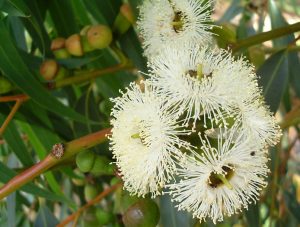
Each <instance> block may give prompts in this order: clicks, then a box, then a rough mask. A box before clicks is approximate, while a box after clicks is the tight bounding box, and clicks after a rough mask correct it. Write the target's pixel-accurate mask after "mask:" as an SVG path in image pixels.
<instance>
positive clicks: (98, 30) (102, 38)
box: [86, 24, 113, 49]
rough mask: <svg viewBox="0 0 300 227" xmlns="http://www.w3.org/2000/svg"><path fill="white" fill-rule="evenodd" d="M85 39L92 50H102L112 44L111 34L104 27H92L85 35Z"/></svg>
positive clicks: (108, 29) (107, 28)
mask: <svg viewBox="0 0 300 227" xmlns="http://www.w3.org/2000/svg"><path fill="white" fill-rule="evenodd" d="M86 38H87V41H88V43H89V44H90V46H91V47H92V48H94V49H104V48H106V47H108V46H109V45H110V43H111V42H112V38H113V37H112V32H111V30H110V28H109V27H107V26H105V25H100V24H99V25H93V26H91V27H90V28H89V29H88V31H87V33H86Z"/></svg>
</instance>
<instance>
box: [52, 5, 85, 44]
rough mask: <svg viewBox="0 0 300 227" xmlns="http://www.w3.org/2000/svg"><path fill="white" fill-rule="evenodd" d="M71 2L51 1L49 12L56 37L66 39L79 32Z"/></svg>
mask: <svg viewBox="0 0 300 227" xmlns="http://www.w3.org/2000/svg"><path fill="white" fill-rule="evenodd" d="M71 1H72V0H64V1H61V0H52V1H51V2H50V6H49V12H50V15H51V18H52V20H53V23H54V25H55V29H56V31H57V35H58V36H62V37H66V38H67V37H68V36H70V35H72V34H74V33H77V32H78V31H79V28H78V26H77V24H76V19H75V15H74V12H73V10H72V5H71Z"/></svg>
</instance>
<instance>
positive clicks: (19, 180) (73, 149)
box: [0, 129, 110, 200]
mask: <svg viewBox="0 0 300 227" xmlns="http://www.w3.org/2000/svg"><path fill="white" fill-rule="evenodd" d="M108 133H110V129H103V130H101V131H99V132H96V133H93V134H89V135H87V136H84V137H81V138H79V139H75V140H73V141H71V142H69V143H67V144H65V145H64V149H63V150H62V153H60V155H57V154H58V153H57V150H56V148H57V147H58V145H59V144H55V145H54V146H53V148H52V151H51V153H50V154H49V155H48V156H47V157H46V158H45V159H44V160H42V161H40V162H39V163H37V164H35V165H34V166H32V167H30V168H29V169H27V170H25V171H24V172H22V173H20V174H18V175H17V176H15V177H13V178H12V179H11V180H10V181H9V182H7V183H6V184H5V185H4V186H3V187H2V188H0V200H1V199H3V198H4V197H6V196H8V195H9V194H10V193H12V192H14V191H16V190H17V189H19V188H20V187H22V186H23V185H24V184H26V183H28V182H30V181H31V180H33V179H34V178H35V177H37V176H39V175H40V174H42V173H44V172H46V171H47V170H49V169H50V168H51V167H53V166H56V165H57V164H59V163H61V162H63V161H65V160H67V159H69V158H70V157H72V156H74V155H76V154H77V153H79V152H80V151H81V150H84V149H88V148H91V147H94V146H96V145H98V144H100V143H102V142H103V141H105V140H106V135H107V134H108Z"/></svg>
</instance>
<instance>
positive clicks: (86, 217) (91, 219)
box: [83, 207, 101, 227]
mask: <svg viewBox="0 0 300 227" xmlns="http://www.w3.org/2000/svg"><path fill="white" fill-rule="evenodd" d="M95 226H101V225H100V223H99V221H98V218H97V216H96V208H95V207H89V208H88V209H87V210H86V211H85V212H84V214H83V227H95Z"/></svg>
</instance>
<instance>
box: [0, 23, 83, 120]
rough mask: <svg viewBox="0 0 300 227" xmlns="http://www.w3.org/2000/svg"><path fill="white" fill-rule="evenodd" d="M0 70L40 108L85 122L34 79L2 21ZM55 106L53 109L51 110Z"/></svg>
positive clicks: (0, 24)
mask: <svg viewBox="0 0 300 227" xmlns="http://www.w3.org/2000/svg"><path fill="white" fill-rule="evenodd" d="M0 43H1V44H0V69H1V70H2V71H3V73H4V74H5V75H6V76H7V77H8V78H9V79H10V80H11V81H13V82H14V83H15V84H16V85H17V86H19V88H20V89H21V90H22V91H23V92H25V93H26V94H28V95H29V96H30V97H31V98H32V99H33V100H34V101H36V102H37V103H38V104H40V105H41V106H42V107H44V108H46V109H48V110H50V111H52V112H54V113H56V114H58V115H61V116H65V117H69V118H71V119H74V120H77V121H81V122H86V120H85V119H84V118H83V116H81V115H80V114H78V113H76V112H75V111H74V110H72V109H70V108H68V107H66V106H64V105H63V104H62V103H60V102H59V101H58V100H57V99H55V98H54V97H53V96H51V94H50V93H49V92H48V91H47V90H46V89H45V88H44V87H43V86H42V85H41V84H40V83H39V82H38V81H37V80H36V79H35V77H34V76H33V75H32V73H31V72H30V71H29V69H28V67H27V66H26V65H25V63H24V61H23V59H22V58H21V56H20V54H19V53H18V51H17V49H16V47H15V46H14V44H13V43H12V41H11V38H10V35H9V33H8V31H7V28H6V26H5V24H4V23H3V21H1V22H0ZM54 106H55V108H53V107H54Z"/></svg>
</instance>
